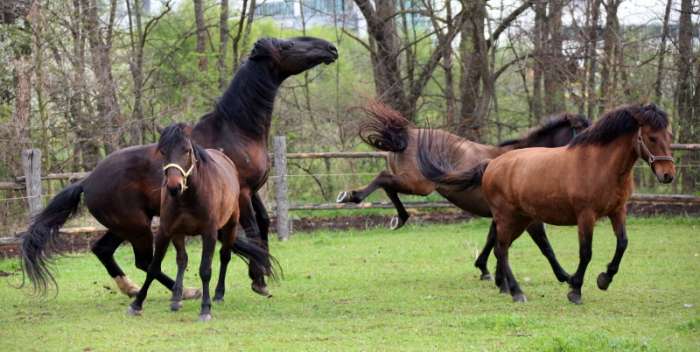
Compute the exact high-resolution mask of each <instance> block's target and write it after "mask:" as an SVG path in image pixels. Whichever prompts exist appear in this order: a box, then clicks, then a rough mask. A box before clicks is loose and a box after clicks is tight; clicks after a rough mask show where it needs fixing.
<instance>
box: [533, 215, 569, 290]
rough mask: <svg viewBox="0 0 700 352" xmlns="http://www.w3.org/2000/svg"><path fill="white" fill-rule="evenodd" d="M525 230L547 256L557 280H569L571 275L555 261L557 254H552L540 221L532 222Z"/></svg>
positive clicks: (552, 251)
mask: <svg viewBox="0 0 700 352" xmlns="http://www.w3.org/2000/svg"><path fill="white" fill-rule="evenodd" d="M527 232H528V233H529V234H530V237H531V238H532V240H533V241H535V244H537V247H539V249H540V252H542V254H543V255H544V256H545V257H546V258H547V261H549V265H551V266H552V271H554V276H556V277H557V280H559V282H569V279H570V278H571V276H569V274H568V273H567V272H566V270H564V268H562V267H561V265H560V264H559V261H557V256H556V255H555V254H554V250H553V249H552V246H551V245H550V244H549V240H548V239H547V234H546V233H545V231H544V224H543V223H541V222H538V223H534V224H532V225H530V226H528V228H527Z"/></svg>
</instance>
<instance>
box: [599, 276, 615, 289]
mask: <svg viewBox="0 0 700 352" xmlns="http://www.w3.org/2000/svg"><path fill="white" fill-rule="evenodd" d="M611 282H612V278H611V277H610V276H608V274H606V273H600V275H598V280H596V283H597V284H598V288H599V289H601V290H603V291H605V290H607V289H608V287H609V286H610V283H611Z"/></svg>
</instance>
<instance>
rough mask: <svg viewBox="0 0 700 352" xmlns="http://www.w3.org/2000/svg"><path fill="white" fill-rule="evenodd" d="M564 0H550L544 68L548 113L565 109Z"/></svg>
mask: <svg viewBox="0 0 700 352" xmlns="http://www.w3.org/2000/svg"><path fill="white" fill-rule="evenodd" d="M563 7H564V4H563V0H550V1H549V13H548V15H547V33H548V35H549V38H547V37H545V41H544V42H545V53H546V54H545V60H544V62H545V67H546V69H545V70H544V90H545V93H546V94H545V95H544V109H545V113H546V114H547V115H551V114H555V113H559V112H562V111H564V109H565V106H564V83H565V80H566V74H565V69H566V62H565V60H564V55H563V53H562V44H563V40H562V34H561V30H562V23H561V16H562V10H563Z"/></svg>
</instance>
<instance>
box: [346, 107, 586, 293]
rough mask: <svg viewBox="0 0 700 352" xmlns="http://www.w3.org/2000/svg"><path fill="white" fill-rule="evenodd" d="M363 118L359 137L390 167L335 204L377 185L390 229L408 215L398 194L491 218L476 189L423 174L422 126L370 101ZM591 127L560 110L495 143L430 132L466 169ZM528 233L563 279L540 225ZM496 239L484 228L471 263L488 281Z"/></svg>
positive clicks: (356, 199)
mask: <svg viewBox="0 0 700 352" xmlns="http://www.w3.org/2000/svg"><path fill="white" fill-rule="evenodd" d="M363 110H364V111H365V112H366V114H367V116H368V119H367V120H366V121H365V122H364V123H363V124H362V125H361V127H360V137H361V138H362V139H363V140H364V141H365V142H366V143H367V144H369V145H371V146H373V147H374V148H376V149H379V150H384V151H388V152H389V169H390V171H382V172H380V173H379V175H378V176H377V177H375V178H374V180H373V181H372V182H371V183H370V184H369V185H368V186H367V187H365V188H362V189H359V190H355V191H349V192H341V193H340V194H339V195H338V202H340V203H347V202H353V203H360V202H362V201H363V200H364V199H365V198H366V197H367V196H369V195H370V194H371V193H372V192H374V191H375V190H377V188H382V189H384V191H385V192H386V194H387V196H389V199H391V201H392V203H393V204H394V206H395V207H396V210H397V211H398V217H395V218H393V219H392V223H393V226H392V227H393V228H394V229H398V228H400V227H401V226H403V225H404V223H405V222H406V220H407V219H408V217H409V215H408V212H406V209H405V208H404V206H403V204H402V203H401V200H400V199H399V197H398V194H399V193H403V194H415V195H422V196H427V195H428V194H430V193H432V192H433V191H437V192H438V193H440V195H442V196H443V197H445V198H446V199H447V200H449V201H450V202H451V203H452V204H454V205H456V206H458V207H459V208H461V209H463V210H465V211H468V212H470V213H472V214H475V215H478V216H483V217H490V216H491V211H490V210H489V207H488V204H487V203H486V200H484V197H483V195H482V193H481V190H480V189H479V188H474V189H468V190H455V189H452V188H449V187H440V186H439V185H437V184H435V183H434V182H432V181H430V180H428V179H427V178H425V177H424V176H423V175H422V174H421V172H420V170H418V165H417V161H416V151H417V149H416V148H417V142H418V138H417V137H418V135H419V134H420V133H421V131H428V130H424V129H417V128H415V127H413V125H412V124H411V123H410V122H409V121H408V120H406V119H405V118H404V117H403V116H402V115H401V113H399V112H397V111H395V110H393V109H391V108H389V107H388V106H386V105H384V104H381V103H378V102H373V103H370V104H368V105H367V107H365V108H364V109H363ZM589 125H590V122H589V121H588V119H586V118H585V117H584V116H581V115H574V114H568V113H564V114H561V115H559V116H556V117H553V118H552V119H550V121H549V122H547V123H545V124H544V125H542V126H540V127H538V128H536V129H534V130H533V131H531V132H530V133H528V134H527V135H526V136H524V137H523V138H520V139H515V140H509V141H506V142H503V143H501V144H500V145H498V146H492V145H485V144H479V143H475V142H471V141H468V140H466V139H463V138H460V137H458V136H456V135H453V134H451V133H449V132H446V131H441V130H429V131H432V133H434V134H435V135H436V136H440V137H441V138H436V139H435V140H436V141H440V142H442V143H446V144H445V145H453V144H459V148H460V153H459V154H458V155H455V156H456V159H455V162H459V165H460V166H461V167H463V168H465V169H467V168H471V167H474V166H476V165H478V164H479V163H480V162H481V161H483V160H486V159H491V158H495V157H497V156H498V155H501V154H503V153H505V152H507V151H510V150H513V149H520V148H528V147H549V148H551V147H559V146H563V145H566V144H567V143H569V141H571V139H572V138H573V137H574V136H576V134H577V133H580V132H581V131H583V130H584V129H585V128H587V127H588V126H589ZM528 233H529V234H530V236H531V237H532V239H533V240H534V241H535V243H536V244H537V246H538V247H539V248H540V250H541V251H542V253H543V254H544V255H545V256H546V257H547V259H548V260H549V263H550V264H551V266H552V270H553V271H554V274H555V275H556V277H557V279H559V281H561V282H564V281H566V280H568V278H569V275H568V274H567V273H566V271H564V269H562V267H561V266H560V265H559V262H557V259H556V257H555V255H554V252H553V251H552V248H551V246H550V244H549V241H548V240H547V235H546V233H545V230H544V226H543V225H542V224H532V226H530V227H528ZM495 243H496V237H495V228H493V227H492V228H491V230H490V231H489V234H488V237H487V240H486V244H485V245H484V249H483V250H482V251H481V253H480V255H479V257H478V259H477V260H476V262H475V263H474V266H476V267H477V268H479V269H480V270H481V278H482V279H484V280H489V279H491V274H490V273H489V270H488V266H487V262H488V258H489V255H490V254H491V250H492V249H493V246H494V245H495Z"/></svg>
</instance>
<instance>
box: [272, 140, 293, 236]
mask: <svg viewBox="0 0 700 352" xmlns="http://www.w3.org/2000/svg"><path fill="white" fill-rule="evenodd" d="M272 149H273V150H272V157H273V160H274V166H275V176H276V178H275V203H276V205H277V207H276V209H275V213H276V214H277V237H278V238H279V239H280V240H281V241H286V240H287V239H288V238H289V199H288V198H287V189H288V187H287V138H286V137H284V136H275V137H274V138H273V140H272Z"/></svg>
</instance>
